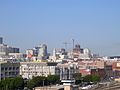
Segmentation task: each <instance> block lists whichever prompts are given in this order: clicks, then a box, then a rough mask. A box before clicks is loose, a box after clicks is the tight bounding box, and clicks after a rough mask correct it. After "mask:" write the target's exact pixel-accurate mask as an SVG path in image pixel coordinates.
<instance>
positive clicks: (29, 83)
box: [27, 80, 35, 90]
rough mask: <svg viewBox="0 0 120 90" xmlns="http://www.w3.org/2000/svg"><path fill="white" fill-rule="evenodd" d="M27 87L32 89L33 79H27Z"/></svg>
mask: <svg viewBox="0 0 120 90" xmlns="http://www.w3.org/2000/svg"><path fill="white" fill-rule="evenodd" d="M27 87H28V88H29V89H30V90H32V89H33V88H34V87H35V83H34V81H33V80H29V81H28V82H27Z"/></svg>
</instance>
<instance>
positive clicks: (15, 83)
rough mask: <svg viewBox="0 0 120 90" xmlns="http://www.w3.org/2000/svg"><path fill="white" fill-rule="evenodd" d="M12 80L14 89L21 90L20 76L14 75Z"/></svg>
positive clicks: (22, 81) (22, 82)
mask: <svg viewBox="0 0 120 90" xmlns="http://www.w3.org/2000/svg"><path fill="white" fill-rule="evenodd" d="M13 82H14V87H15V89H19V90H23V88H24V80H23V78H22V77H15V78H14V81H13Z"/></svg>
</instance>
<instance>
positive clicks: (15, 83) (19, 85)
mask: <svg viewBox="0 0 120 90" xmlns="http://www.w3.org/2000/svg"><path fill="white" fill-rule="evenodd" d="M59 82H60V78H59V76H58V75H49V76H48V77H44V76H37V77H33V78H32V79H30V80H24V79H23V78H22V77H20V76H19V77H15V78H6V79H4V80H1V81H0V90H23V89H24V88H25V87H27V88H28V89H30V90H32V89H33V88H34V87H39V86H47V85H53V84H56V83H59Z"/></svg>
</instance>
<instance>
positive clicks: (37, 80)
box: [27, 76, 47, 89]
mask: <svg viewBox="0 0 120 90" xmlns="http://www.w3.org/2000/svg"><path fill="white" fill-rule="evenodd" d="M46 82H47V78H46V77H44V76H37V77H33V78H32V79H31V80H29V81H28V83H27V87H28V88H29V89H33V88H34V87H39V86H43V85H47V83H46Z"/></svg>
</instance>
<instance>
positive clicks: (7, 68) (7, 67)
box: [0, 61, 20, 80]
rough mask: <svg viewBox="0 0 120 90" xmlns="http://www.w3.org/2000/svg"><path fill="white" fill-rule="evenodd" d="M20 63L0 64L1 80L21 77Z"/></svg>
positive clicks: (5, 62)
mask: <svg viewBox="0 0 120 90" xmlns="http://www.w3.org/2000/svg"><path fill="white" fill-rule="evenodd" d="M19 67H20V63H12V62H7V61H4V62H0V80H2V79H5V78H8V77H16V76H18V75H19Z"/></svg>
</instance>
